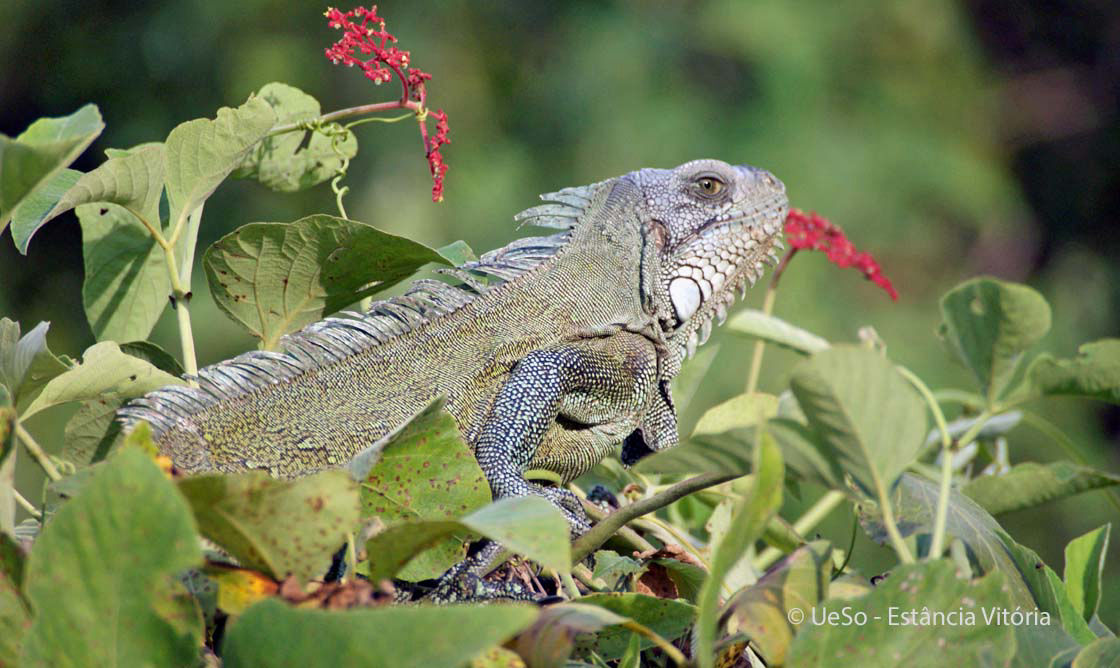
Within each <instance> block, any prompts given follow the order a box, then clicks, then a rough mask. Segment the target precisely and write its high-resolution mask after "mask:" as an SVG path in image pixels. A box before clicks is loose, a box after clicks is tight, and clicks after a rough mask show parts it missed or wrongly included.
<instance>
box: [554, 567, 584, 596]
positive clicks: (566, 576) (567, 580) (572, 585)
mask: <svg viewBox="0 0 1120 668" xmlns="http://www.w3.org/2000/svg"><path fill="white" fill-rule="evenodd" d="M553 575H555V576H556V578H557V579H558V580H559V581H560V586H562V587H563V588H564V593H565V594H567V595H568V599H569V600H572V601H574V600H576V599H577V598H579V597H580V593H579V587H576V582H575V580H573V579H572V574H571V573H559V574H558V573H556V571H553Z"/></svg>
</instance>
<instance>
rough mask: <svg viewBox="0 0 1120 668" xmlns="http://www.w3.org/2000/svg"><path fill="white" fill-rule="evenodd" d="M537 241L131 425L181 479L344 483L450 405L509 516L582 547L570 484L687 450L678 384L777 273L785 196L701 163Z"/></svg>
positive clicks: (219, 376) (654, 177)
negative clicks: (231, 476) (262, 475)
mask: <svg viewBox="0 0 1120 668" xmlns="http://www.w3.org/2000/svg"><path fill="white" fill-rule="evenodd" d="M542 199H544V200H545V201H546V202H547V203H546V204H544V205H541V206H537V207H534V208H531V209H528V210H526V211H523V212H521V213H520V214H518V215H517V216H516V219H517V220H519V221H521V222H522V223H524V224H528V225H536V226H543V227H551V228H559V230H560V232H558V233H556V234H553V235H551V236H545V237H531V238H524V239H520V240H518V241H515V242H514V243H512V244H510V245H508V246H506V247H505V248H501V249H499V250H496V251H492V252H490V253H487V254H485V255H483V256H482V258H481V259H480V260H479V261H477V262H472V263H468V264H466V265H463V266H461V267H458V268H456V269H448V270H445V271H444V274H445V276H446V277H447V278H449V279H450V281H451V283H453V284H451V283H444V282H441V281H436V280H421V281H417V282H416V283H415V284H413V286H412V288H411V289H410V290H409V291H408V292H407V293H406V294H405V295H404V296H401V297H395V298H393V299H389V300H386V301H382V302H379V303H376V304H374V305H373V307H372V308H371V309H370V310H369V311H368V312H367V313H366V314H364V315H362V316H360V317H357V318H328V319H326V320H323V321H321V322H318V323H315V324H313V325H310V326H308V327H306V328H305V329H303V330H301V331H299V332H296V333H294V334H291V335H288V336H287V337H285V339H284V340H283V342H282V347H283V352H280V353H272V352H251V353H246V354H244V355H241V356H239V357H236V358H234V359H232V360H229V361H226V362H221V363H219V364H216V365H213V366H210V367H207V368H204V369H202V370H201V371H200V372H199V374H198V385H199V386H198V387H197V388H192V387H180V386H177V387H169V388H165V389H162V390H159V391H157V392H153V393H151V394H148V395H147V396H145V397H143V398H141V399H138V400H136V401H134V402H132V403H131V404H130V405H128V406H126V407H125V408H123V409H122V410H121V417H122V419H123V420H124V421H125V422H126V424H131V423H135V422H136V421H138V420H147V421H148V422H150V423H151V424H152V427H153V435H154V438H155V440H156V443H157V444H158V445H159V447H160V449H161V451H162V452H164V453H165V454H167V455H169V456H170V457H171V459H172V461H173V462H174V463H175V464H176V465H177V467H178V468H180V469H181V470H183V471H185V472H188V473H194V472H204V471H241V470H246V469H264V470H267V471H269V472H270V473H272V474H273V475H276V476H283V477H289V476H297V475H302V474H307V473H311V472H314V471H318V470H322V469H325V468H331V467H338V466H342V465H345V464H346V463H347V462H348V461H349V460H350V459H351V458H352V457H353V456H354V455H355V454H356V453H358V452H360V451H361V450H363V449H364V448H366V447H368V446H369V445H371V444H373V443H374V442H375V441H377V440H378V439H379V438H381V437H382V436H384V435H385V434H387V433H388V432H390V431H391V430H392V429H394V428H395V427H397V426H399V425H400V424H401V423H403V422H404V421H405V420H407V419H408V418H409V417H410V416H412V415H414V414H415V413H416V412H417V411H418V410H420V409H421V408H422V407H424V406H425V405H426V404H427V403H429V402H430V401H431V400H432V399H433V398H434V397H436V396H438V395H443V396H445V397H446V398H447V409H448V410H449V411H450V412H451V414H452V415H453V416H454V417H455V419H456V421H457V422H458V424H459V427H460V430H461V431H462V433H463V435H464V437H465V439H466V440H467V442H468V443H469V444H470V445H471V447H472V448H473V449H474V452H475V456H476V457H477V458H478V461H479V464H480V465H481V467H482V470H483V472H484V473H485V474H486V477H487V479H488V480H489V482H490V486H491V488H492V491H493V495H494V497H495V498H501V497H507V496H516V495H527V494H537V495H541V496H544V497H546V498H548V499H550V500H551V501H552V502H553V503H554V504H556V505H557V506H558V507H560V508H561V510H562V511H564V513H565V516H566V517H568V519H569V522H570V523H571V524H572V528H573V531H574V532H577V533H578V532H581V531H582V530H583V529H584V528H586V519H585V518H584V516H583V513H582V511H581V509H580V508H579V504H578V502H576V501H575V499H574V497H572V496H571V495H570V493H568V492H567V491H566V490H563V489H561V488H555V487H543V486H540V485H537V484H535V483H531V482H529V481H527V480H526V479H525V478H524V477H523V473H524V472H525V471H526V470H529V469H545V470H550V471H554V472H555V473H557V474H559V476H560V477H561V478H562V479H563V480H564V481H569V480H572V479H574V478H576V477H577V476H579V475H581V474H582V473H584V472H585V471H587V470H588V469H589V468H591V467H592V466H593V465H594V464H596V463H597V462H598V461H600V460H601V459H602V458H603V457H604V456H606V455H607V454H609V453H610V452H612V451H613V450H614V449H615V448H616V447H617V446H618V445H619V444H620V443H623V442H625V444H624V446H623V453H622V457H623V460H624V461H625V462H627V463H630V462H632V461H635V460H636V459H637V458H638V457H640V456H642V455H644V454H646V453H648V452H649V451H658V450H662V449H664V448H667V447H671V446H672V445H674V444H676V441H677V427H676V416H675V414H674V410H673V403H672V399H671V396H670V393H669V381H670V380H671V379H672V377H673V376H674V375H675V374H676V372H677V370H678V369H679V368H680V363H681V360H682V359H683V358H684V356H685V355H686V354H691V352H692V351H693V350H694V349H695V347H696V346H697V345H698V344H699V343H703V342H704V341H705V340H706V339H707V337H708V334H709V333H710V331H711V326H712V321H713V319H718V320H719V321H720V322H722V320H723V318H725V317H726V314H727V308H728V307H729V306H730V304H731V303H732V301H733V300H734V296H735V293H736V292H737V291H745V289H746V284H747V283H748V282H749V283H753V282H754V281H755V280H756V279H757V278H758V276H759V275H760V274H761V272H762V269H763V263H764V261H766V260H767V259H768V258H771V257H772V256H773V249H774V247H775V246H776V245H778V244H779V243H780V242H779V241H778V237H779V231H780V228H781V225H782V222H783V219H784V217H785V214H786V207H787V201H786V195H785V188H784V186H783V185H782V184H781V182H779V181H778V180H777V179H776V178H774V177H773V176H772V175H770V174H769V173H768V172H766V171H764V170H761V169H756V168H753V167H744V166H732V165H728V164H727V163H724V162H720V161H717V160H698V161H694V162H690V163H687V164H684V165H681V166H680V167H677V168H676V169H672V170H664V169H641V170H638V171H636V172H631V173H630V174H626V175H624V176H620V177H618V178H614V179H610V180H607V181H603V182H600V183H596V184H593V185H589V186H583V187H577V188H567V189H564V190H561V191H559V192H556V193H550V194H547V195H542Z"/></svg>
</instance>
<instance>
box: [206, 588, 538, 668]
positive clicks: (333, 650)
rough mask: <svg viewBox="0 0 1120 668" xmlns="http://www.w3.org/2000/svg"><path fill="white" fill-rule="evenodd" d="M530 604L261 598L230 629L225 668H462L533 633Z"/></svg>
mask: <svg viewBox="0 0 1120 668" xmlns="http://www.w3.org/2000/svg"><path fill="white" fill-rule="evenodd" d="M537 614H538V612H537V608H535V607H534V606H531V605H524V604H491V605H458V606H441V607H434V606H421V605H417V606H389V607H383V608H374V609H352V610H346V611H339V612H328V611H326V610H307V609H299V608H293V607H290V606H288V605H286V604H284V603H282V602H280V601H278V600H276V599H268V600H265V601H261V602H260V603H257V604H256V605H254V606H252V607H251V608H249V609H248V610H247V611H246V612H245V614H244V615H242V616H241V617H240V618H239V619H237V620H236V621H235V622H233V624H231V626H230V628H229V631H227V637H226V640H225V642H223V643H222V661H223V665H224V666H226V668H241V667H243V666H252V667H253V668H269V667H271V666H275V667H277V668H287V667H288V666H306V667H307V668H317V667H320V666H321V667H323V668H338V667H339V666H367V667H369V668H379V667H382V666H383V667H385V668H428V667H430V666H459V665H462V664H464V663H466V662H467V661H469V660H470V659H471V658H473V657H474V656H476V655H478V654H479V653H481V652H483V651H484V650H486V649H488V648H490V647H492V646H494V645H498V644H501V643H503V642H505V641H506V640H508V639H509V638H511V637H513V636H514V635H516V634H517V633H518V632H519V631H521V630H523V629H525V628H527V627H528V626H529V625H530V624H532V623H533V620H534V619H536V617H537Z"/></svg>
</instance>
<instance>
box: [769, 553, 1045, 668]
mask: <svg viewBox="0 0 1120 668" xmlns="http://www.w3.org/2000/svg"><path fill="white" fill-rule="evenodd" d="M1002 584H1003V577H1002V576H1001V575H1000V574H999V573H993V574H991V575H988V576H986V577H984V578H983V579H980V580H975V581H971V582H970V581H969V580H967V579H960V578H959V577H958V575H957V573H956V568H955V567H954V565H953V563H952V562H951V561H948V560H937V561H927V562H922V563H918V564H903V565H900V566H898V567H897V568H895V569H893V570H892V571H891V574H890V576H888V577H887V578H886V580H884V581H883V582H881V583H880V584H879V585H878V586H877V587H875V589H874V590H872V592H871V593H870V594H868V595H866V596H864V597H862V598H857V599H853V600H845V599H842V600H839V601H826V602H825V603H823V604H821V605H819V606H817V607H816V609H815V611H810V610H804V611H803V614H804V615H805V617H806V619H808V618H809V615H810V614H812V613H813V612H815V614H816V615H818V616H822V615H824V614H827V612H834V613H840V611H841V610H846V612H847V613H848V614H849V615H850V616H853V617H854V616H856V615H858V614H860V613H862V614H864V615H866V622H865V623H862V624H859V623H852V624H844V623H835V624H830V623H821V624H805V625H803V626H802V629H801V632H800V633H798V634H797V637H796V638H794V641H793V645H792V646H791V647H790V653H789V659H788V665H791V666H798V667H799V668H802V667H804V668H811V667H813V666H821V667H824V666H835V665H837V664H838V661H837V658H838V657H843V663H844V664H845V665H852V666H861V667H862V668H880V667H882V668H894V666H907V668H923V667H925V666H929V667H931V668H932V667H937V668H941V667H942V666H953V665H957V666H1002V665H1006V663H1007V662H1008V661H1009V660H1010V659H1011V657H1012V655H1013V654H1014V653H1015V638H1014V633H1013V629H1012V627H1011V626H1010V625H1006V624H995V623H991V624H989V623H987V622H986V621H985V619H984V617H983V616H984V614H985V612H986V611H989V610H992V609H1007V608H1008V606H1009V605H1011V604H1010V603H1009V602H1008V599H1007V595H1006V594H1005V593H1004V592H1002V591H1001V586H1002ZM923 609H925V610H928V611H929V612H930V613H931V614H930V616H929V619H928V621H929V623H924V622H923V618H922V617H921V616H920V615H921V613H922V611H923ZM1012 609H1013V606H1012ZM934 612H942V613H954V614H955V616H953V617H950V616H949V615H948V614H942V615H934V614H932V613H934ZM903 614H907V615H915V617H913V619H915V620H916V621H914V622H911V623H903V622H902V621H901V619H902V617H901V615H903ZM968 614H971V615H972V616H973V620H972V621H971V622H970V623H964V622H962V620H967V619H968V618H967V615H968ZM892 619H893V620H896V622H895V623H890V622H891V620H892ZM1039 665H1042V664H1039Z"/></svg>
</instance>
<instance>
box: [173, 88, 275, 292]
mask: <svg viewBox="0 0 1120 668" xmlns="http://www.w3.org/2000/svg"><path fill="white" fill-rule="evenodd" d="M275 124H276V112H275V111H273V110H272V107H271V106H269V104H268V103H267V102H265V101H264V100H262V99H260V98H259V97H254V98H250V99H249V101H248V102H246V103H245V104H243V105H241V106H240V107H238V108H236V109H230V108H228V107H222V108H221V109H219V110H218V114H217V117H216V118H214V120H210V119H208V118H197V119H195V120H193V121H187V122H186V123H182V124H180V125H179V126H177V127H176V128H175V129H174V130H172V131H171V134H169V135H167V141H166V142H164V144H165V147H166V149H165V151H164V162H163V171H164V175H165V180H166V184H167V203H168V207H169V209H170V213H171V216H170V224H171V229H172V230H176V229H181V231H180V233H179V238H178V239H176V245H175V250H176V260H177V264H178V265H179V267H180V269H181V270H182V271H183V272H185V273H184V277H187V276H189V275H190V274H189V271H190V263H192V262H193V260H194V250H195V244H196V243H197V241H198V225H199V222H200V220H199V218H198V217H197V216H193V217H191V213H192V212H194V211H195V210H196V209H198V207H200V206H202V204H203V202H205V201H206V198H208V197H210V195H211V194H212V193H213V192H214V190H215V189H217V187H218V185H219V184H221V182H222V181H224V180H225V178H226V177H227V176H229V174H230V172H232V171H233V170H234V169H235V168H236V167H237V166H238V165H239V164H241V161H242V160H244V159H245V156H246V155H247V154H248V153H249V151H250V150H251V149H252V148H253V147H254V146H256V145H257V142H259V141H260V140H261V139H263V138H264V136H265V135H266V134H267V133H268V131H269V130H271V129H272V126H273V125H275ZM188 217H190V220H189V221H188Z"/></svg>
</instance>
